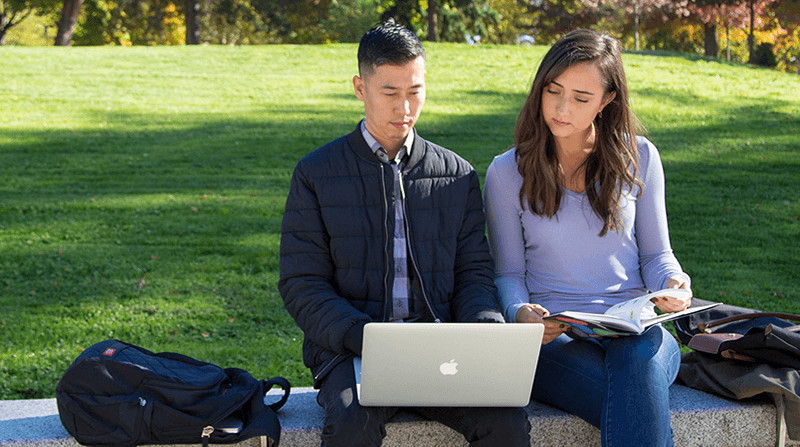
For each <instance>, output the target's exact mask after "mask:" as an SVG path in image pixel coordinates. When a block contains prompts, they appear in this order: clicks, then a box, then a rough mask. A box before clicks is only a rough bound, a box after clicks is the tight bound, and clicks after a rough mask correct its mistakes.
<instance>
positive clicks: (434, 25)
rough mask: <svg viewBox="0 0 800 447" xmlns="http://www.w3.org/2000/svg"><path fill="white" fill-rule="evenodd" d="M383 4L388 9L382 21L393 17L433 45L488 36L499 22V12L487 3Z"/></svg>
mask: <svg viewBox="0 0 800 447" xmlns="http://www.w3.org/2000/svg"><path fill="white" fill-rule="evenodd" d="M384 3H386V5H387V7H386V9H385V10H384V12H383V14H382V15H381V20H388V19H389V18H393V19H394V20H395V21H396V22H397V23H400V24H401V25H403V26H405V27H406V28H408V29H410V30H412V31H414V32H415V33H418V34H425V36H426V38H427V40H428V41H431V42H436V41H440V40H443V41H448V42H464V41H465V40H466V37H467V35H472V36H485V35H486V34H488V32H489V31H488V30H489V27H490V26H492V25H494V24H496V23H497V21H498V16H497V12H495V11H494V10H493V9H492V8H491V7H489V5H488V4H487V1H486V0H434V1H431V0H428V1H427V2H425V3H426V4H425V5H423V4H422V2H420V1H419V0H394V1H389V2H384ZM423 19H426V20H424V23H423Z"/></svg>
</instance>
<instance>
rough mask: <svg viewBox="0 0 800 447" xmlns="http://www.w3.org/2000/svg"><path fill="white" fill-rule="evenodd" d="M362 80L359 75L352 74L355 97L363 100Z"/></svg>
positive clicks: (363, 86)
mask: <svg viewBox="0 0 800 447" xmlns="http://www.w3.org/2000/svg"><path fill="white" fill-rule="evenodd" d="M364 88H365V85H364V80H363V79H361V78H360V77H359V76H353V90H354V91H355V92H356V98H358V99H359V100H361V101H363V100H364Z"/></svg>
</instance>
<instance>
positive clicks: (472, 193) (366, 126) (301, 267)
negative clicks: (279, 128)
mask: <svg viewBox="0 0 800 447" xmlns="http://www.w3.org/2000/svg"><path fill="white" fill-rule="evenodd" d="M358 61H359V76H355V77H354V78H353V87H354V89H355V93H356V97H358V99H359V100H361V101H363V102H364V111H365V114H366V118H365V119H364V120H363V121H361V123H359V124H358V126H357V127H356V129H355V130H354V131H353V132H352V133H351V134H349V135H347V136H344V137H341V138H338V139H336V140H334V141H332V142H330V143H328V144H326V145H324V146H322V147H321V148H319V149H317V150H316V151H314V152H312V153H310V154H308V155H307V156H306V157H304V158H303V159H302V160H300V162H299V163H298V165H297V167H296V168H295V171H294V175H293V178H292V183H291V189H290V192H289V196H288V198H287V201H286V213H285V215H284V218H283V225H282V229H281V233H282V236H281V260H280V271H281V276H280V282H279V284H278V287H279V289H280V292H281V296H282V297H283V300H284V305H285V307H286V310H287V311H288V312H289V313H290V314H291V315H292V317H293V318H294V319H295V321H296V322H297V324H298V325H299V326H300V328H301V329H302V330H303V332H304V334H305V339H304V342H303V360H304V362H305V364H306V366H308V367H309V368H310V369H311V372H312V374H313V376H314V386H315V387H316V388H319V390H320V391H319V394H318V396H317V401H318V402H319V404H320V405H321V406H322V407H323V409H324V411H325V422H324V427H323V430H322V445H323V446H338V445H342V446H362V445H363V446H367V445H374V446H377V445H380V444H381V441H382V439H383V437H384V436H385V434H386V432H385V430H384V425H385V423H386V421H387V420H388V419H389V418H391V416H392V415H393V414H395V412H396V411H397V408H384V407H362V406H360V405H359V403H358V399H357V396H356V392H355V374H354V371H353V361H352V359H353V357H355V356H359V355H360V354H361V346H362V336H363V331H364V325H365V324H367V323H368V322H370V321H398V322H399V321H421V322H433V321H471V322H475V321H486V322H502V321H503V318H502V315H501V314H500V312H499V311H498V310H497V307H496V301H495V294H496V289H495V287H494V284H493V276H494V273H493V268H494V267H493V262H492V258H491V256H490V254H489V250H488V244H487V241H486V238H485V236H484V215H483V202H482V198H481V192H480V187H479V183H478V177H477V175H476V173H475V171H474V170H473V168H472V167H471V166H470V165H469V163H467V162H466V161H464V160H463V159H462V158H460V157H459V156H457V155H456V154H455V153H453V152H451V151H448V150H447V149H444V148H442V147H440V146H437V145H435V144H432V143H430V142H428V141H426V140H424V139H423V138H421V137H419V136H418V135H417V134H416V132H415V130H414V124H415V123H416V121H417V118H419V114H420V111H421V110H422V106H423V104H424V103H425V52H424V50H423V48H422V44H421V43H420V41H419V40H418V39H417V37H416V36H415V35H414V34H413V33H412V32H410V31H409V30H407V29H405V28H404V27H402V26H400V25H398V24H395V23H394V22H393V21H389V22H386V23H383V24H381V25H378V26H376V27H375V28H373V29H371V30H370V31H368V32H367V33H366V34H365V35H364V36H363V37H362V39H361V43H360V45H359V49H358ZM387 355H391V353H387ZM464 391H465V392H469V390H464ZM414 411H416V412H418V413H419V414H421V415H423V416H425V417H428V418H430V419H433V420H437V421H440V422H442V423H444V424H446V425H448V426H450V427H452V428H454V429H456V430H458V431H459V432H461V433H463V434H464V436H465V437H466V438H467V440H468V441H470V442H471V443H472V445H474V446H481V445H485V446H511V445H520V446H522V445H525V446H527V445H528V444H529V437H528V431H529V429H530V425H529V423H528V420H527V417H526V414H525V412H524V411H523V410H522V409H520V408H480V409H479V408H441V407H437V408H416V409H414Z"/></svg>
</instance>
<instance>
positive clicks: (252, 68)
mask: <svg viewBox="0 0 800 447" xmlns="http://www.w3.org/2000/svg"><path fill="white" fill-rule="evenodd" d="M426 48H427V51H428V75H427V82H428V92H427V98H428V99H427V103H426V106H425V109H424V111H423V114H422V117H421V119H420V121H419V123H418V130H419V132H420V134H421V135H423V136H424V137H426V138H428V139H430V140H432V141H434V142H437V143H439V144H442V145H444V146H446V147H449V148H451V149H453V150H455V151H457V152H459V153H460V154H462V155H463V156H464V157H465V158H467V159H468V160H470V161H472V163H473V164H474V165H475V167H476V169H477V170H478V172H479V173H481V175H482V174H483V173H484V172H485V170H486V168H487V167H488V165H489V163H490V162H491V160H492V157H493V156H494V155H496V154H499V153H500V152H502V151H504V150H505V149H507V148H508V147H509V146H510V144H511V141H512V134H513V128H514V123H515V121H516V115H517V113H518V111H519V108H520V107H521V105H522V103H523V101H524V99H525V96H526V94H527V92H528V89H529V87H530V81H531V79H532V77H533V71H534V69H535V67H536V66H537V65H538V63H539V61H540V59H541V57H542V56H543V54H544V51H545V49H544V48H540V47H533V48H525V47H512V46H500V47H492V46H483V47H477V48H475V47H467V46H464V45H454V44H427V45H426ZM355 52H356V47H355V46H354V45H330V46H302V47H301V46H266V47H172V48H167V47H155V48H106V47H104V48H86V47H84V48H77V47H76V48H54V47H43V48H21V47H18V48H0V72H2V73H3V81H2V82H0V105H1V107H0V166H1V167H0V191H1V192H0V398H2V399H19V398H26V397H52V396H53V392H54V391H53V390H54V387H55V384H56V382H57V381H58V379H59V378H60V376H61V374H62V373H63V371H64V370H65V369H66V367H67V366H68V365H69V364H70V362H71V361H72V360H73V359H74V358H75V357H76V356H77V355H78V354H79V353H80V350H81V349H82V348H86V347H87V346H89V345H91V344H93V343H95V342H98V341H101V340H104V339H107V338H118V339H122V340H125V341H129V342H132V343H136V344H140V345H142V346H144V347H146V348H148V349H151V350H155V351H177V352H182V353H185V354H188V355H192V356H195V357H197V358H200V359H202V360H206V361H210V362H214V363H217V364H220V365H222V366H226V367H227V366H236V367H241V368H244V369H247V370H249V371H250V372H252V373H254V374H255V375H256V376H261V377H268V376H273V375H282V376H285V377H287V378H289V379H290V380H291V381H292V383H293V384H294V385H297V386H303V385H310V382H311V380H310V377H309V374H308V372H307V370H306V369H305V368H304V366H303V365H302V361H301V357H300V346H301V342H302V334H301V333H300V331H299V330H298V329H297V328H296V327H295V325H294V323H293V321H292V320H291V318H290V317H289V316H288V315H287V314H286V312H285V311H284V310H283V307H282V302H281V299H280V296H279V295H278V293H277V288H276V284H277V280H278V249H279V240H280V235H279V233H280V221H281V216H282V213H283V206H284V203H285V197H286V193H287V191H288V185H289V180H290V176H291V172H292V169H293V167H294V165H295V164H296V162H297V161H298V160H299V159H300V158H301V157H302V156H303V155H304V154H306V153H308V152H309V151H311V150H313V149H315V148H317V147H318V146H320V145H322V144H324V143H326V142H327V141H329V140H331V139H333V138H336V137H338V136H340V135H342V134H345V133H347V132H350V131H351V130H352V129H353V128H354V127H355V125H356V123H357V122H358V120H359V119H360V118H361V116H362V114H363V107H362V104H361V103H360V102H359V101H358V100H357V99H356V98H355V97H354V95H353V93H352V83H351V79H352V76H353V75H355V74H356V72H357V69H356V63H355ZM624 60H625V63H626V64H627V71H628V78H629V84H630V88H631V91H632V102H633V105H634V109H635V110H636V112H637V113H638V114H639V116H640V118H641V119H642V121H643V123H644V124H645V125H646V127H647V129H648V130H649V136H650V138H651V139H652V141H653V142H654V143H655V144H656V145H657V146H658V147H659V149H660V151H661V155H662V159H663V161H664V166H665V170H666V178H667V203H668V211H669V215H670V225H671V236H672V243H673V247H674V248H675V251H676V254H677V256H678V259H679V260H680V261H681V263H682V265H683V266H684V268H685V269H686V270H687V272H689V273H690V274H691V275H692V277H693V280H694V291H695V294H696V296H699V297H702V298H705V299H710V300H719V301H725V302H728V303H732V304H737V305H742V306H748V307H757V308H761V309H769V310H783V311H788V312H794V313H800V300H799V299H798V297H799V295H800V293H799V292H800V290H799V287H798V285H799V284H800V268H798V265H800V251H799V249H798V244H797V241H798V240H800V223H798V215H800V154H799V153H798V149H799V148H800V137H798V135H800V100H798V99H797V98H796V97H795V96H796V95H794V94H793V92H797V91H800V77H798V76H797V75H791V74H785V73H777V72H774V71H769V70H761V69H753V68H749V67H745V66H740V65H730V64H724V63H716V62H706V61H703V60H692V58H688V57H687V58H682V57H658V56H644V55H634V54H626V55H625V56H624Z"/></svg>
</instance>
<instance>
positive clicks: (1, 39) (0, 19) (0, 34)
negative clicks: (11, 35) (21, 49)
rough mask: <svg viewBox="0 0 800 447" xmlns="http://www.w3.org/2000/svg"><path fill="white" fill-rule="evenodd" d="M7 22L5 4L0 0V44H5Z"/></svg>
mask: <svg viewBox="0 0 800 447" xmlns="http://www.w3.org/2000/svg"><path fill="white" fill-rule="evenodd" d="M7 23H8V17H6V11H5V5H3V2H2V0H0V46H2V45H5V44H6V31H7V30H8V28H7V27H6V24H7Z"/></svg>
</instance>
